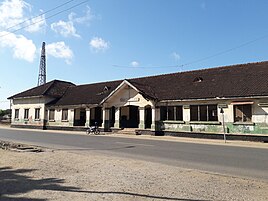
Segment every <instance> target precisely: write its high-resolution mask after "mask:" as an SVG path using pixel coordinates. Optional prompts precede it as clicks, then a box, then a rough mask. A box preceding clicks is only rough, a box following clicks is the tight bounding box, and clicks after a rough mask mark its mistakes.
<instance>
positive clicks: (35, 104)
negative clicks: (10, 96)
mask: <svg viewBox="0 0 268 201" xmlns="http://www.w3.org/2000/svg"><path fill="white" fill-rule="evenodd" d="M52 100H53V99H51V98H45V97H36V98H25V99H15V100H13V101H12V106H11V109H12V120H11V124H12V125H15V126H16V125H25V126H26V125H27V126H37V127H41V126H44V121H45V113H46V111H45V104H46V103H48V102H50V101H52ZM37 108H39V109H40V118H39V119H35V109H37ZM16 109H18V110H19V118H16V119H15V110H16ZM25 109H29V115H28V119H24V111H25Z"/></svg>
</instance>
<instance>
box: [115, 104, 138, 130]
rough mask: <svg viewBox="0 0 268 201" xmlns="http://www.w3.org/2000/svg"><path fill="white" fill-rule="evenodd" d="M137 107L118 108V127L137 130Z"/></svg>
mask: <svg viewBox="0 0 268 201" xmlns="http://www.w3.org/2000/svg"><path fill="white" fill-rule="evenodd" d="M139 121H140V120H139V107H138V106H133V105H128V106H124V107H121V108H120V127H121V128H138V127H139Z"/></svg>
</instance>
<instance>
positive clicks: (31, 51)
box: [0, 31, 36, 62]
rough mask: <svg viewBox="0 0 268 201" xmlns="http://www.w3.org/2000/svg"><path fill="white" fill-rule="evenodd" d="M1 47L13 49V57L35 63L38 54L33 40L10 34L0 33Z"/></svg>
mask: <svg viewBox="0 0 268 201" xmlns="http://www.w3.org/2000/svg"><path fill="white" fill-rule="evenodd" d="M0 36H2V37H1V39H0V46H1V47H8V48H11V49H12V51H13V57H14V58H18V59H23V60H26V61H29V62H33V60H34V58H35V53H36V47H35V45H34V43H33V41H32V40H29V39H27V38H26V37H24V36H22V35H15V34H13V33H10V32H6V31H2V32H1V31H0Z"/></svg>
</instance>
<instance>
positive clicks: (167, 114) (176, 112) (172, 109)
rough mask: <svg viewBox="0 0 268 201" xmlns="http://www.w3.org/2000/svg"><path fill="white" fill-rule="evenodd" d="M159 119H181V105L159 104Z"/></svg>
mask: <svg viewBox="0 0 268 201" xmlns="http://www.w3.org/2000/svg"><path fill="white" fill-rule="evenodd" d="M160 120H161V121H165V120H171V121H182V120H183V115H182V106H161V107H160Z"/></svg>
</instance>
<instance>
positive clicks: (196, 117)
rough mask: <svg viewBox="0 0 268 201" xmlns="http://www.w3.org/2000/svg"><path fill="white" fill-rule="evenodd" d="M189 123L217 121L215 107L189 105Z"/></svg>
mask: <svg viewBox="0 0 268 201" xmlns="http://www.w3.org/2000/svg"><path fill="white" fill-rule="evenodd" d="M190 120H191V121H218V111H217V105H191V106H190Z"/></svg>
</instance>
